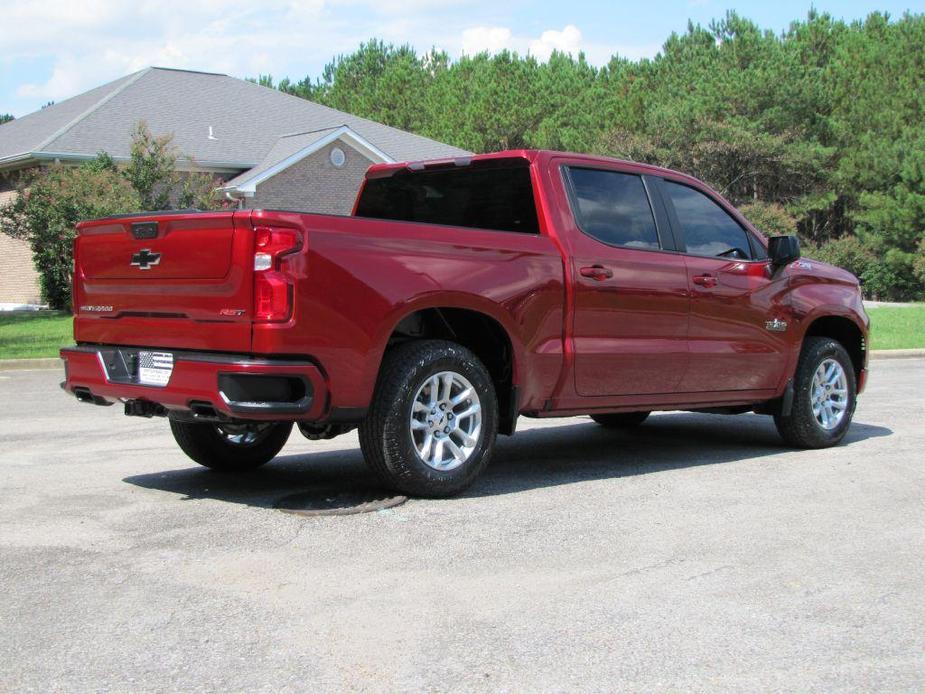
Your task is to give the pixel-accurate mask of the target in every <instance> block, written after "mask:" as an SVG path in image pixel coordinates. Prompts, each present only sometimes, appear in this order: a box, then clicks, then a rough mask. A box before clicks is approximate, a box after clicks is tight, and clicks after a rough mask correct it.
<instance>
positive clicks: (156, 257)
mask: <svg viewBox="0 0 925 694" xmlns="http://www.w3.org/2000/svg"><path fill="white" fill-rule="evenodd" d="M160 263H161V254H160V253H152V252H151V249H150V248H142V249H141V250H140V251H138V252H137V253H134V254H132V263H131V264H132V265H133V266H134V267H137V268H139V269H140V270H150V269H151V268H152V267H154V266H155V265H160Z"/></svg>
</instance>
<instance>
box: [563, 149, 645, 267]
mask: <svg viewBox="0 0 925 694" xmlns="http://www.w3.org/2000/svg"><path fill="white" fill-rule="evenodd" d="M569 179H570V181H571V186H572V193H573V205H574V207H575V208H576V209H575V210H574V213H575V219H576V221H577V222H578V226H579V228H580V229H581V230H582V231H583V232H584V233H586V234H588V235H589V236H592V237H594V238H595V239H597V240H598V241H601V242H602V243H606V244H607V245H609V246H626V247H628V248H649V249H652V248H654V249H658V248H659V243H658V232H657V231H656V228H655V218H654V217H653V216H652V208H651V207H650V206H649V197H648V195H646V189H645V186H644V185H643V183H642V179H641V178H640V177H639V176H636V175H633V174H626V173H620V172H617V171H602V170H600V169H580V168H574V167H573V168H570V169H569Z"/></svg>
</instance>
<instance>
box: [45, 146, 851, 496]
mask: <svg viewBox="0 0 925 694" xmlns="http://www.w3.org/2000/svg"><path fill="white" fill-rule="evenodd" d="M78 229H79V234H78V238H77V241H76V244H75V249H74V257H75V275H74V276H75V279H74V295H73V297H74V337H75V341H76V343H77V344H76V346H73V347H69V348H66V349H63V350H62V351H61V357H62V358H63V359H64V360H65V365H66V381H65V382H64V384H63V387H64V388H65V390H67V391H68V392H70V393H72V394H74V395H75V396H76V397H77V399H78V400H80V401H82V402H89V403H94V404H97V405H110V404H113V403H115V402H117V401H118V402H121V403H123V404H124V406H125V412H126V414H128V415H136V416H145V417H151V416H166V417H167V418H168V419H169V421H170V426H171V429H172V430H173V434H174V436H175V438H176V440H177V442H178V444H179V445H180V447H181V448H182V449H183V450H184V451H185V452H186V453H187V454H188V455H189V456H190V457H191V458H192V459H193V460H195V461H196V462H198V463H201V464H203V465H206V466H208V467H210V468H214V469H217V470H225V471H242V470H249V469H252V468H255V467H258V466H260V465H263V464H264V463H266V462H268V461H269V460H271V459H272V458H273V457H274V456H275V455H276V454H277V453H278V452H279V450H280V449H281V448H282V446H283V445H284V443H285V442H286V439H287V438H288V436H289V434H290V432H291V430H292V426H293V424H296V425H297V426H298V427H299V429H300V430H301V432H302V433H303V434H305V435H306V436H307V437H308V438H310V439H318V438H328V437H331V436H334V435H337V434H339V433H343V432H345V431H348V430H350V429H352V428H354V427H357V426H358V427H359V429H360V432H359V433H360V444H361V447H362V450H363V453H364V456H365V458H366V460H367V461H368V462H369V464H370V466H371V467H372V469H373V470H374V471H375V472H376V473H378V474H379V475H380V476H381V477H382V479H383V480H384V482H385V483H386V484H388V485H390V486H391V487H393V488H395V489H398V490H401V491H404V492H407V493H411V494H415V495H422V496H446V495H451V494H455V493H457V492H459V491H461V490H462V489H464V488H466V487H467V486H468V485H469V484H471V483H472V481H473V480H474V479H475V477H476V476H477V475H478V474H479V472H480V471H481V470H482V469H483V468H484V467H485V465H486V464H487V463H488V460H489V458H490V456H491V451H492V447H493V445H494V442H495V437H496V434H498V433H502V434H513V433H514V428H515V423H516V421H517V418H518V416H519V415H525V416H528V417H561V416H569V415H577V414H589V415H591V417H592V419H594V421H596V422H598V423H599V424H600V425H602V426H605V427H614V428H626V427H634V426H638V425H639V424H641V423H642V422H643V420H644V419H645V418H646V416H647V415H648V414H649V412H651V411H653V410H695V411H708V412H722V413H730V414H735V413H741V412H748V411H754V412H759V413H764V414H768V415H772V416H773V417H774V419H775V422H776V424H777V428H778V430H779V431H780V433H781V435H782V437H783V439H784V440H785V441H786V442H787V443H788V444H791V445H794V446H798V447H810V448H816V447H823V446H831V445H834V444H836V443H838V442H839V441H840V440H841V439H842V437H843V436H844V435H845V432H846V430H847V429H848V426H849V424H850V422H851V418H852V415H853V413H854V408H855V400H856V396H857V394H858V393H860V392H861V390H862V389H863V387H864V381H865V376H866V373H867V371H866V366H867V332H868V326H869V322H868V319H867V316H866V315H865V313H864V309H863V306H862V303H861V293H860V291H859V286H858V281H857V280H856V279H855V277H854V276H852V275H851V274H849V273H848V272H845V271H843V270H840V269H838V268H835V267H831V266H829V265H825V264H823V263H820V262H817V261H815V260H804V259H800V252H799V245H798V243H797V241H796V239H795V238H794V237H775V238H771V239H770V240H769V241H767V240H765V238H764V237H763V236H762V235H761V234H760V233H758V232H757V231H756V230H755V229H754V227H752V225H751V224H750V223H749V222H748V220H746V219H745V218H744V217H743V216H742V215H741V214H740V213H739V212H737V211H736V210H735V208H733V207H732V206H731V205H730V204H729V203H728V202H726V201H725V200H723V199H722V198H721V197H720V196H719V195H718V194H717V193H715V192H714V191H712V190H711V189H710V188H708V187H707V186H705V185H704V184H703V183H701V182H700V181H697V180H695V179H693V178H691V177H689V176H685V175H684V174H681V173H677V172H675V171H669V170H666V169H660V168H656V167H652V166H645V165H641V164H635V163H631V162H626V161H618V160H613V159H607V158H602V157H592V156H584V155H577V154H566V153H561V152H548V151H521V150H518V151H507V152H499V153H496V154H489V155H483V156H474V157H471V158H463V159H455V160H440V161H431V162H413V163H407V164H384V165H376V166H373V167H371V168H370V169H369V171H368V173H367V175H366V180H365V181H364V184H363V186H362V188H361V190H360V192H359V194H358V197H357V201H356V204H355V207H354V210H353V214H352V215H351V216H343V217H341V216H328V215H317V214H303V213H299V212H282V211H268V210H236V211H224V212H177V213H146V214H138V215H132V216H126V217H114V218H107V219H100V220H96V221H90V222H83V223H81V224H80V225H79V227H78Z"/></svg>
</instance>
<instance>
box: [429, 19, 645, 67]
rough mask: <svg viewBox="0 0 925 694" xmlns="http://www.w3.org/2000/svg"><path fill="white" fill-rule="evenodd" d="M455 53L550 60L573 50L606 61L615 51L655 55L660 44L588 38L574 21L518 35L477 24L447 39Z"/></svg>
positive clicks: (627, 54) (601, 62)
mask: <svg viewBox="0 0 925 694" xmlns="http://www.w3.org/2000/svg"><path fill="white" fill-rule="evenodd" d="M445 45H446V46H447V48H448V49H449V50H450V52H451V53H453V52H454V50H453V48H454V47H455V48H456V51H455V52H458V53H463V54H465V55H475V54H477V53H481V52H482V51H488V52H489V53H497V52H499V51H502V50H505V49H507V50H511V51H517V52H518V53H519V54H521V55H527V54H529V55H532V56H534V57H535V58H536V59H537V60H541V61H546V60H549V56H551V55H552V52H553V51H559V52H560V53H569V54H571V55H573V56H575V57H577V56H578V54H579V53H584V54H585V56H586V57H587V59H588V61H589V62H590V63H591V64H593V65H604V64H606V63H607V62H608V61H609V60H610V58H611V57H612V56H614V55H621V56H623V57H624V58H632V59H638V58H651V57H653V56H654V55H655V54H656V53H658V52H659V50H660V49H661V46H660V45H659V44H647V45H620V44H604V43H596V42H593V41H586V40H585V39H584V36H583V35H582V33H581V30H580V29H579V28H578V27H577V26H575V25H574V24H567V25H566V26H564V27H563V28H562V29H561V30H559V29H548V30H546V31H544V32H542V33H541V34H540V35H539V37H531V36H518V35H517V34H514V33H513V32H512V31H511V30H510V29H508V28H507V27H501V26H477V27H471V28H469V29H466V30H464V31H463V32H462V34H461V35H460V36H459V38H457V39H456V40H454V39H453V38H449V39H447V40H445Z"/></svg>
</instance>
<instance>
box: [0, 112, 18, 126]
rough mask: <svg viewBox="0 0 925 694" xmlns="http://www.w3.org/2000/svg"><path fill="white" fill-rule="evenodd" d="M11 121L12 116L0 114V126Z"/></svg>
mask: <svg viewBox="0 0 925 694" xmlns="http://www.w3.org/2000/svg"><path fill="white" fill-rule="evenodd" d="M11 120H15V118H13V116H12V115H11V114H9V113H0V125H3V124H4V123H9V122H10V121H11Z"/></svg>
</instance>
